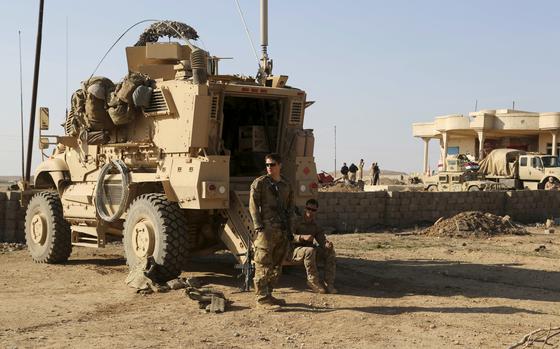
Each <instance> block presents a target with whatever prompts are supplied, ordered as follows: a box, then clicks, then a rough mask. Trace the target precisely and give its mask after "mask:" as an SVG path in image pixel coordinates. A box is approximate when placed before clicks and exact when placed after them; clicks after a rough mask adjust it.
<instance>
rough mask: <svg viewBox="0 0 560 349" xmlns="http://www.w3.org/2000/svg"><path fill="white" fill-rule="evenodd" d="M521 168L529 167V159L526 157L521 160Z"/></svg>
mask: <svg viewBox="0 0 560 349" xmlns="http://www.w3.org/2000/svg"><path fill="white" fill-rule="evenodd" d="M519 166H521V167H526V166H527V158H526V157H522V158H521V159H519Z"/></svg>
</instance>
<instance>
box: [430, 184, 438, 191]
mask: <svg viewBox="0 0 560 349" xmlns="http://www.w3.org/2000/svg"><path fill="white" fill-rule="evenodd" d="M428 191H432V192H433V191H438V188H437V185H430V186H429V187H428Z"/></svg>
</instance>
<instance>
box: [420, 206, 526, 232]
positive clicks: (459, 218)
mask: <svg viewBox="0 0 560 349" xmlns="http://www.w3.org/2000/svg"><path fill="white" fill-rule="evenodd" d="M422 234H424V235H429V236H450V237H489V236H494V235H525V234H528V233H527V230H525V228H524V227H523V226H520V225H518V224H516V223H514V222H512V221H511V219H510V217H509V216H505V217H501V216H497V215H494V214H491V213H482V212H480V211H468V212H461V213H459V214H457V215H455V216H453V217H451V218H447V219H440V220H439V221H438V222H436V223H435V224H434V225H432V226H431V227H429V228H427V229H424V230H423V231H422Z"/></svg>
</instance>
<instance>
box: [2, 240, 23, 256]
mask: <svg viewBox="0 0 560 349" xmlns="http://www.w3.org/2000/svg"><path fill="white" fill-rule="evenodd" d="M26 248H27V246H26V245H25V244H20V243H17V242H0V253H6V252H14V251H20V250H25V249H26Z"/></svg>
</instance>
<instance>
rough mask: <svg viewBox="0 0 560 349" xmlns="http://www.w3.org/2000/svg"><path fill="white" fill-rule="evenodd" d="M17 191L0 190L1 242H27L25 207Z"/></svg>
mask: <svg viewBox="0 0 560 349" xmlns="http://www.w3.org/2000/svg"><path fill="white" fill-rule="evenodd" d="M19 199H20V194H19V192H17V191H8V192H0V242H3V241H6V242H25V233H24V220H25V209H23V208H22V207H20V202H19Z"/></svg>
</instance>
